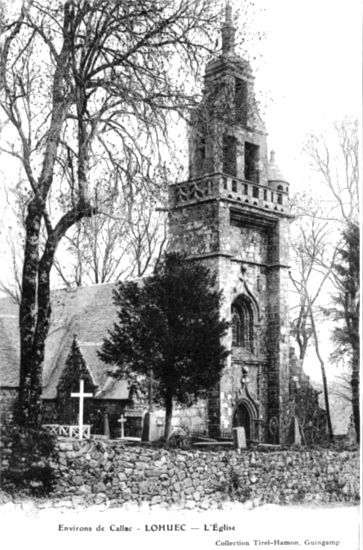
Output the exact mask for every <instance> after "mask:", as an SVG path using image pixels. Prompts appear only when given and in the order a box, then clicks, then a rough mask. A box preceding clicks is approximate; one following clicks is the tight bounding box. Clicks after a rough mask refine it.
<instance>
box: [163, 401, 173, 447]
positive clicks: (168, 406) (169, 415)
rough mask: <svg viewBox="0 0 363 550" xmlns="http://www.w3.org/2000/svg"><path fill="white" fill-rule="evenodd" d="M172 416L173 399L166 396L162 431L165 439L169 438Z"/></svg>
mask: <svg viewBox="0 0 363 550" xmlns="http://www.w3.org/2000/svg"><path fill="white" fill-rule="evenodd" d="M172 417H173V399H172V398H171V397H169V396H168V397H167V398H166V400H165V431H164V437H165V441H167V440H168V439H169V437H170V434H171V420H172Z"/></svg>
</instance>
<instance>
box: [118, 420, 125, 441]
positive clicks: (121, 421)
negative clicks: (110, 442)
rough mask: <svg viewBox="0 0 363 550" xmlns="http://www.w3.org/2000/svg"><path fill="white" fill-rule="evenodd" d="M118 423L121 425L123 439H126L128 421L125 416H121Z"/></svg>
mask: <svg viewBox="0 0 363 550" xmlns="http://www.w3.org/2000/svg"><path fill="white" fill-rule="evenodd" d="M117 422H120V424H121V439H124V438H125V427H124V424H125V422H127V419H126V418H125V417H124V415H123V414H122V415H121V416H120V420H118V421H117Z"/></svg>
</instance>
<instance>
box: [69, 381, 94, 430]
mask: <svg viewBox="0 0 363 550" xmlns="http://www.w3.org/2000/svg"><path fill="white" fill-rule="evenodd" d="M71 397H79V415H78V426H79V439H82V435H83V402H84V398H85V397H93V393H84V380H83V378H81V379H80V381H79V393H71Z"/></svg>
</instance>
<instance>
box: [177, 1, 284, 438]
mask: <svg viewBox="0 0 363 550" xmlns="http://www.w3.org/2000/svg"><path fill="white" fill-rule="evenodd" d="M234 35H235V29H234V27H233V25H232V22H231V12H230V6H229V5H227V8H226V20H225V23H224V25H223V27H222V54H221V55H220V57H218V58H217V59H213V60H212V61H210V62H209V63H208V64H207V67H206V72H205V88H204V97H203V100H202V103H201V106H200V109H199V111H198V112H197V113H196V114H195V116H194V121H193V124H192V129H191V132H190V140H189V144H190V178H189V180H188V181H186V182H182V183H177V184H174V185H173V186H171V188H170V205H171V211H170V249H171V250H178V251H182V252H184V253H186V254H187V257H188V258H189V259H193V260H199V261H202V262H203V263H204V264H205V265H207V266H208V267H209V268H210V269H211V270H213V271H214V272H215V273H216V274H217V280H218V286H219V288H220V289H222V290H223V294H224V305H223V309H222V311H221V316H223V317H224V318H227V319H228V320H230V321H231V324H232V327H231V333H230V335H229V337H228V341H227V345H228V346H230V348H231V356H230V358H229V361H228V364H227V365H226V369H225V372H224V375H223V377H222V380H221V383H220V387H219V388H216V390H215V392H214V393H213V395H211V396H210V399H209V418H208V421H209V429H210V433H211V435H219V434H221V433H222V432H223V431H230V430H231V429H232V427H234V426H239V425H242V426H244V427H245V430H246V435H247V439H248V440H252V441H262V442H266V441H269V442H272V443H277V442H279V441H281V433H279V426H281V424H282V423H284V424H285V425H286V422H287V419H286V418H282V415H283V414H284V411H283V410H282V409H281V401H282V399H281V398H282V397H284V396H287V395H288V392H289V348H290V346H289V304H288V269H289V223H290V221H291V215H290V214H289V197H288V191H289V184H288V183H287V182H286V181H285V180H284V178H283V176H282V175H281V173H280V171H279V169H278V168H277V166H276V163H275V157H274V153H273V152H272V153H271V158H270V160H268V155H267V141H266V135H267V134H266V130H265V127H264V124H263V122H262V120H261V118H260V115H259V113H258V110H257V107H256V101H255V98H254V92H253V76H252V73H251V69H250V66H249V64H248V63H246V62H245V61H244V60H243V59H241V58H240V57H238V56H237V55H236V54H235V51H234Z"/></svg>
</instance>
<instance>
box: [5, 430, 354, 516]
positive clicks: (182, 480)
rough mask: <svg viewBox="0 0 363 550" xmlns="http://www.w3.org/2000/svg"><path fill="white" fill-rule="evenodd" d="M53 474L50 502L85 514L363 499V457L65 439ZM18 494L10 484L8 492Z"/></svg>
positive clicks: (8, 458) (32, 484)
mask: <svg viewBox="0 0 363 550" xmlns="http://www.w3.org/2000/svg"><path fill="white" fill-rule="evenodd" d="M9 442H10V439H7V438H3V439H2V446H3V449H2V451H3V452H2V469H3V470H4V471H5V472H7V471H9V469H11V464H12V461H13V460H14V458H13V456H12V447H11V444H10V445H9ZM38 462H39V461H38ZM47 466H50V468H51V472H52V490H51V491H50V493H49V496H51V497H52V498H54V499H65V500H70V501H73V500H74V499H76V500H77V502H78V503H81V504H84V505H86V506H87V505H93V504H101V503H103V502H106V501H107V502H109V503H110V505H111V506H122V505H123V504H125V503H127V502H128V503H130V502H132V503H134V504H140V505H141V504H142V503H143V505H144V506H145V502H147V503H149V505H150V507H151V508H153V507H154V506H157V507H159V506H161V507H164V508H169V507H177V508H186V509H192V508H196V507H197V508H200V509H202V510H208V509H210V508H216V507H218V506H219V505H220V504H221V502H223V500H231V499H232V500H239V501H242V502H247V501H249V502H250V503H251V504H252V505H254V506H257V505H261V504H264V503H276V504H288V503H293V502H309V501H315V502H332V501H351V502H353V501H356V500H358V499H359V479H358V474H359V453H358V452H357V451H342V452H338V451H330V450H324V451H316V450H309V451H297V450H288V451H275V452H261V451H258V452H256V451H245V452H241V454H238V453H237V452H236V451H232V450H228V451H208V452H203V451H195V450H190V451H189V450H188V451H184V450H170V451H168V450H164V449H155V448H152V447H141V446H135V447H128V446H124V445H122V444H121V442H119V441H112V440H109V441H107V440H83V441H75V440H69V439H66V438H59V439H58V440H57V441H56V444H55V449H54V451H53V453H52V455H51V457H50V459H49V460H48V461H47ZM26 485H27V488H28V491H31V490H32V489H33V490H37V491H38V492H39V490H40V489H45V490H47V489H48V491H49V487H48V488H46V487H42V485H41V480H39V479H38V480H28V481H26ZM12 488H13V485H12V483H11V479H10V480H7V478H6V476H5V483H3V489H4V490H6V489H8V490H12Z"/></svg>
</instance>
